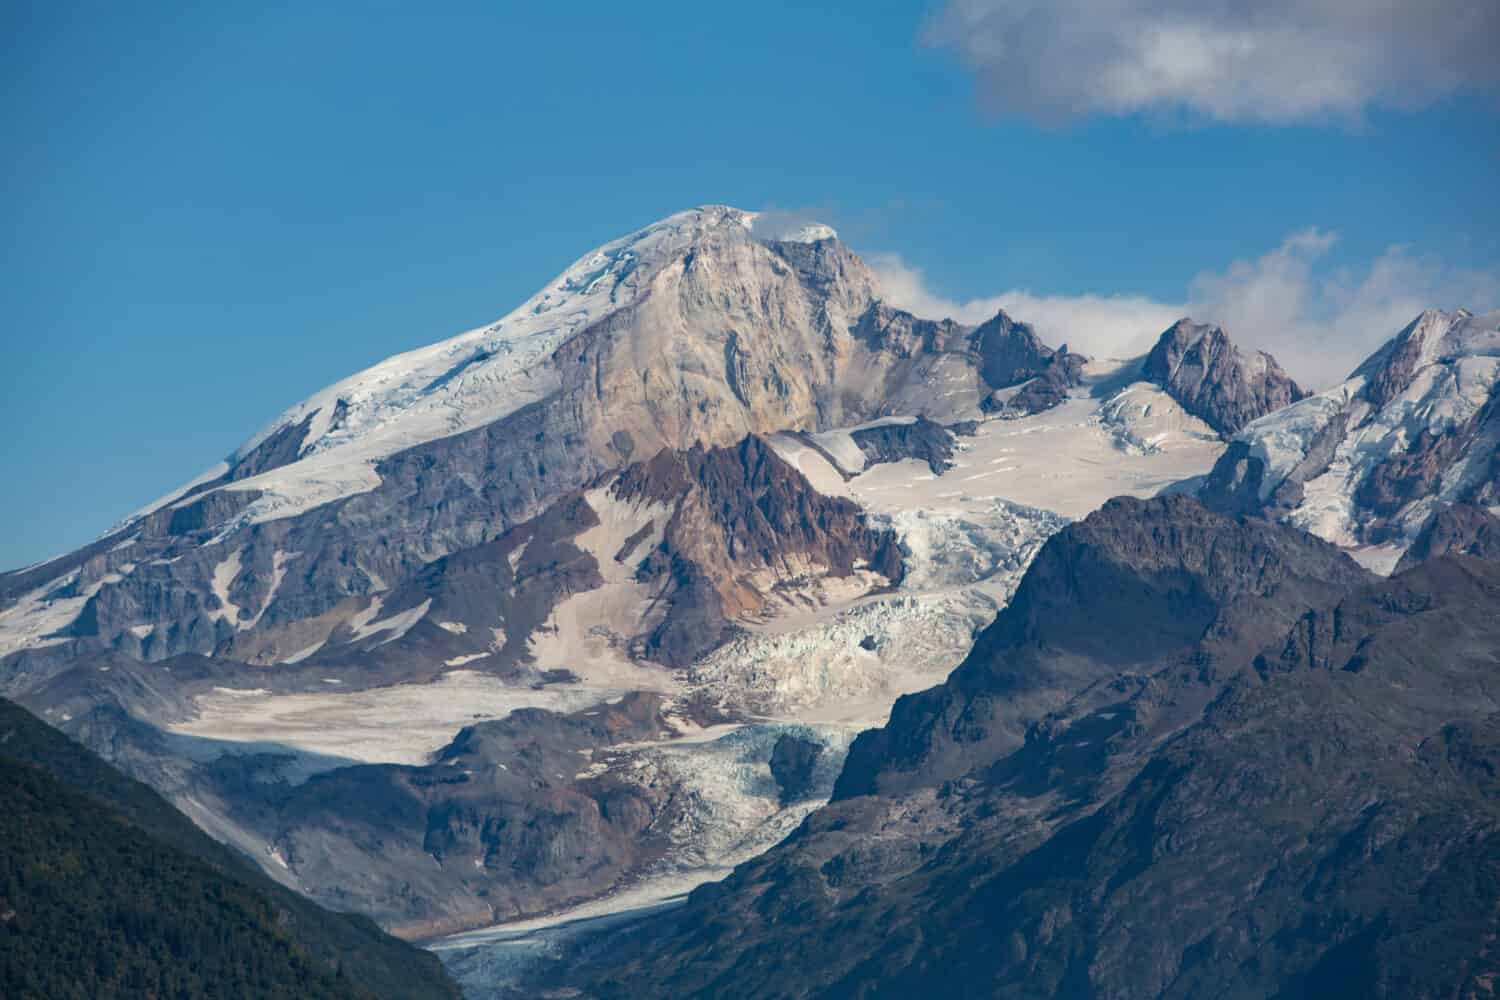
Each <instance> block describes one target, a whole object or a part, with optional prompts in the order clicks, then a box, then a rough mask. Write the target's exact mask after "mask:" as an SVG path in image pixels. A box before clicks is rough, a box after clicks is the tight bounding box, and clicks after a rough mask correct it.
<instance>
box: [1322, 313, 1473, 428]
mask: <svg viewBox="0 0 1500 1000" xmlns="http://www.w3.org/2000/svg"><path fill="white" fill-rule="evenodd" d="M1497 354H1500V313H1491V314H1489V315H1488V316H1475V315H1474V314H1473V313H1471V312H1469V311H1468V310H1467V309H1457V310H1454V311H1452V312H1447V311H1444V310H1442V309H1425V310H1423V311H1422V313H1421V315H1419V316H1418V317H1417V318H1416V319H1414V320H1412V321H1411V322H1410V323H1408V324H1406V326H1404V327H1403V328H1402V329H1401V331H1400V332H1399V333H1397V334H1396V335H1395V336H1394V337H1392V338H1391V339H1390V340H1388V341H1386V342H1385V343H1384V344H1383V345H1381V347H1380V349H1379V350H1378V351H1376V352H1375V353H1374V354H1372V355H1370V357H1369V358H1368V359H1367V360H1366V361H1365V362H1364V364H1362V365H1360V366H1359V367H1358V368H1356V369H1355V370H1354V374H1353V375H1352V376H1350V377H1351V378H1362V379H1363V380H1364V386H1363V388H1362V393H1363V395H1364V397H1365V399H1367V400H1369V401H1370V402H1371V403H1372V404H1373V405H1375V406H1377V407H1379V406H1385V405H1386V404H1387V403H1389V402H1391V400H1393V399H1395V398H1396V397H1398V396H1400V395H1401V394H1402V393H1404V392H1406V391H1407V389H1409V388H1410V387H1411V385H1412V383H1413V382H1414V381H1415V380H1416V377H1417V373H1418V372H1420V371H1421V370H1422V369H1423V368H1425V367H1426V366H1427V365H1430V364H1432V363H1433V362H1436V361H1439V360H1441V359H1443V358H1449V357H1454V356H1460V355H1489V356H1495V355H1497Z"/></svg>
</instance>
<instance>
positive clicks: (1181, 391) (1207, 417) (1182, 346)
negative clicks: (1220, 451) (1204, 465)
mask: <svg viewBox="0 0 1500 1000" xmlns="http://www.w3.org/2000/svg"><path fill="white" fill-rule="evenodd" d="M1141 374H1142V375H1143V376H1144V377H1145V378H1146V379H1147V380H1148V381H1151V382H1155V383H1156V384H1157V385H1159V386H1161V387H1162V388H1163V389H1165V390H1166V391H1167V393H1168V394H1169V395H1170V396H1171V397H1172V398H1173V399H1175V400H1177V402H1178V403H1180V404H1181V405H1182V408H1183V409H1185V410H1187V411H1188V412H1189V413H1191V414H1193V415H1194V416H1195V417H1198V418H1200V419H1201V420H1203V422H1204V423H1206V424H1208V425H1209V426H1210V427H1212V428H1213V429H1214V430H1216V431H1218V432H1219V433H1220V434H1222V435H1223V436H1224V437H1226V438H1227V437H1230V436H1232V435H1234V434H1235V433H1236V432H1238V431H1239V429H1240V428H1242V427H1244V426H1245V425H1246V424H1248V423H1250V422H1251V421H1252V420H1256V419H1258V418H1260V417H1263V416H1265V415H1266V414H1267V413H1271V412H1274V411H1276V410H1279V409H1281V408H1282V407H1283V406H1287V405H1289V404H1291V403H1295V402H1296V401H1297V400H1299V399H1302V398H1304V397H1305V396H1306V395H1307V393H1305V392H1304V391H1303V390H1302V389H1301V388H1299V387H1298V385H1297V383H1296V382H1294V381H1292V379H1291V377H1290V376H1288V375H1287V373H1286V372H1284V371H1282V369H1281V366H1280V365H1278V364H1277V363H1276V359H1275V358H1273V357H1271V355H1269V354H1267V353H1265V352H1264V351H1256V352H1255V353H1254V354H1251V355H1245V354H1242V353H1241V352H1240V351H1239V349H1238V348H1236V347H1235V346H1234V345H1233V344H1232V343H1230V340H1229V337H1228V336H1227V335H1226V334H1225V333H1224V331H1223V330H1222V329H1221V328H1219V327H1217V326H1208V325H1205V324H1202V323H1194V322H1193V321H1192V320H1190V319H1181V320H1178V321H1177V322H1176V323H1174V324H1172V326H1170V327H1168V328H1167V329H1166V330H1165V331H1164V332H1163V333H1162V335H1161V337H1159V338H1158V339H1157V341H1156V346H1154V347H1153V348H1152V349H1151V353H1150V354H1148V355H1147V356H1146V363H1145V366H1144V367H1143V368H1142V369H1141Z"/></svg>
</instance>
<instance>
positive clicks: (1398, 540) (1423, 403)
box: [1203, 309, 1500, 571]
mask: <svg viewBox="0 0 1500 1000" xmlns="http://www.w3.org/2000/svg"><path fill="white" fill-rule="evenodd" d="M1497 386H1500V312H1492V313H1488V314H1485V315H1475V314H1473V313H1471V312H1469V311H1468V310H1465V309H1458V310H1454V311H1451V312H1449V311H1443V310H1438V309H1429V310H1427V311H1425V312H1423V313H1422V314H1421V315H1420V316H1418V317H1417V318H1416V319H1414V320H1412V322H1411V323H1409V324H1408V325H1407V326H1406V327H1405V328H1403V329H1402V330H1401V331H1400V332H1399V333H1398V334H1396V335H1395V336H1394V337H1392V338H1391V339H1390V340H1389V341H1387V342H1386V343H1385V344H1384V345H1383V346H1382V347H1381V348H1380V349H1379V350H1378V351H1376V352H1375V353H1374V354H1372V355H1371V356H1370V358H1369V359H1368V360H1367V361H1365V362H1364V364H1362V365H1360V366H1359V368H1357V369H1356V370H1355V371H1354V373H1353V374H1352V375H1350V377H1349V378H1348V379H1347V380H1346V381H1344V382H1343V383H1341V384H1339V385H1336V386H1333V387H1332V388H1330V389H1327V390H1325V391H1323V392H1320V393H1317V394H1315V395H1313V396H1310V397H1308V398H1307V399H1304V400H1302V401H1301V402H1298V403H1294V404H1293V405H1291V406H1288V407H1286V408H1284V409H1281V410H1277V411H1276V412H1274V413H1270V414H1268V415H1267V416H1264V417H1262V418H1261V419H1259V420H1257V421H1255V422H1254V423H1251V424H1249V425H1248V426H1246V427H1245V428H1244V429H1243V430H1242V431H1241V432H1240V433H1239V434H1238V435H1236V438H1235V440H1234V442H1233V443H1232V444H1231V446H1230V449H1229V451H1228V452H1226V454H1225V455H1224V458H1223V459H1221V460H1220V462H1219V465H1218V467H1216V468H1215V470H1214V473H1213V475H1212V476H1210V478H1209V481H1208V483H1207V485H1206V487H1205V491H1204V494H1203V496H1204V498H1205V499H1206V500H1208V501H1209V502H1210V503H1213V504H1215V505H1217V506H1220V507H1224V508H1228V509H1233V510H1238V511H1266V512H1269V513H1272V514H1274V515H1276V516H1279V517H1283V518H1285V519H1286V520H1288V521H1290V522H1291V523H1293V524H1296V525H1297V526H1299V527H1301V528H1304V529H1306V530H1308V531H1311V532H1313V533H1314V534H1317V535H1320V536H1322V537H1324V538H1326V539H1328V540H1329V541H1332V542H1335V543H1337V544H1340V545H1344V546H1349V547H1353V548H1356V549H1357V550H1358V551H1359V552H1360V553H1362V557H1363V558H1364V559H1365V561H1366V562H1367V563H1368V564H1369V565H1370V566H1372V567H1374V568H1376V569H1380V570H1384V571H1389V570H1390V569H1391V568H1392V567H1393V566H1394V565H1395V564H1396V561H1397V560H1398V559H1399V558H1400V556H1401V554H1402V552H1403V551H1404V550H1405V548H1406V547H1407V546H1408V545H1409V544H1410V543H1411V541H1412V539H1414V538H1415V537H1416V536H1417V534H1418V533H1419V532H1420V531H1421V529H1422V527H1423V525H1424V524H1425V523H1426V522H1427V520H1428V518H1430V517H1431V515H1432V513H1433V512H1434V510H1436V509H1437V508H1438V507H1439V506H1441V505H1443V504H1446V503H1454V502H1467V503H1474V504H1479V505H1482V506H1493V505H1495V504H1497V503H1500V462H1497V461H1496V460H1495V456H1496V452H1497V449H1500V407H1497V399H1500V395H1497V394H1500V389H1497Z"/></svg>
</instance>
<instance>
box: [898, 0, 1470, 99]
mask: <svg viewBox="0 0 1500 1000" xmlns="http://www.w3.org/2000/svg"><path fill="white" fill-rule="evenodd" d="M926 39H927V41H928V42H929V43H931V44H934V45H938V46H942V47H945V48H950V49H952V50H954V51H955V52H956V53H957V54H958V57H959V59H960V60H961V61H962V62H963V63H964V65H965V66H967V67H968V68H969V69H970V70H972V71H973V72H974V74H975V75H976V77H977V80H978V84H979V92H980V97H981V100H982V101H983V103H984V105H985V106H986V107H987V108H988V109H990V110H992V111H994V112H996V113H999V114H1018V115H1025V116H1029V117H1033V118H1037V119H1041V120H1044V121H1062V120H1066V119H1070V118H1076V117H1079V116H1083V115H1091V114H1130V113H1134V112H1138V111H1151V112H1161V111H1165V112H1180V111H1187V112H1189V113H1190V114H1194V115H1197V116H1202V117H1207V118H1210V119H1217V120H1221V121H1264V122H1278V123H1284V122H1295V121H1308V120H1317V119H1323V118H1327V117H1330V116H1332V117H1356V116H1358V115H1359V114H1360V113H1361V112H1362V111H1364V110H1365V109H1367V108H1369V107H1372V106H1381V107H1387V108H1400V109H1411V108H1418V107H1423V106H1425V105H1427V104H1430V103H1432V102H1433V101H1435V100H1438V99H1441V98H1443V97H1446V96H1448V95H1451V94H1455V93H1459V92H1463V91H1470V90H1487V89H1491V88H1494V87H1495V86H1496V85H1497V84H1500V59H1497V57H1496V50H1497V45H1496V42H1497V39H1500V3H1496V2H1495V0H1259V2H1255V3H1246V2H1245V0H949V2H948V3H947V4H946V5H945V6H944V7H943V8H942V9H941V10H940V11H939V12H938V13H937V15H936V16H935V17H933V18H932V20H931V21H930V22H929V24H928V26H927V31H926Z"/></svg>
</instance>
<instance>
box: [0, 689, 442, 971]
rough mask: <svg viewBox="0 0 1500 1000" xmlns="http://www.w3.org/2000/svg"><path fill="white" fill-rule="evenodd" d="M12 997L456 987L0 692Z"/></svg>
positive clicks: (2, 899)
mask: <svg viewBox="0 0 1500 1000" xmlns="http://www.w3.org/2000/svg"><path fill="white" fill-rule="evenodd" d="M0 801H3V802H4V808H3V809H0V992H3V993H4V995H5V996H7V997H15V998H17V1000H21V998H38V1000H40V998H47V1000H51V998H54V997H102V996H171V997H182V998H190V997H223V996H263V997H286V998H292V997H329V998H331V997H365V998H375V997H392V998H395V997H401V998H419V997H434V998H437V997H444V998H453V997H457V995H458V991H457V989H456V988H455V987H454V986H453V984H452V983H451V982H450V981H449V980H448V978H447V976H446V975H445V974H444V973H443V970H442V967H441V966H440V965H439V963H438V962H437V960H436V959H435V958H434V957H433V956H432V955H430V954H427V953H425V952H423V951H421V950H419V949H417V948H414V947H412V946H410V945H407V944H405V943H403V942H401V941H398V940H395V939H394V938H390V937H387V936H386V935H384V934H382V933H381V932H380V930H379V929H378V928H376V927H375V925H374V924H372V923H370V922H369V921H368V920H366V919H364V918H363V917H354V916H346V915H343V914H338V913H332V912H329V911H326V910H322V909H320V908H318V907H317V906H315V905H314V904H312V903H310V902H308V901H307V900H305V899H303V898H301V897H300V896H298V895H296V894H295V893H292V892H290V891H288V890H286V889H284V888H283V887H281V886H279V885H277V884H275V883H273V882H271V881H270V880H269V879H267V878H266V877H265V876H263V875H261V874H260V873H259V872H258V871H257V870H255V868H254V867H253V866H252V865H251V864H249V863H248V862H247V861H246V860H245V859H244V858H241V857H240V856H239V855H237V854H235V853H233V852H232V851H230V850H229V849H227V848H225V847H224V846H223V845H221V844H219V843H218V842H216V841H214V840H212V839H210V838H209V837H208V836H207V835H205V834H204V833H202V832H201V831H200V830H199V829H198V828H197V827H195V826H194V825H193V824H192V822H191V821H190V820H188V819H187V817H185V816H183V815H182V814H181V813H179V812H177V811H176V810H175V809H173V808H172V807H171V806H170V805H168V804H167V803H166V802H165V801H163V800H162V798H161V797H160V796H159V795H157V794H156V793H155V792H153V791H151V790H150V789H149V788H147V787H146V786H144V785H142V784H140V783H138V782H136V781H132V780H131V779H129V778H126V777H125V776H123V775H121V774H119V773H118V772H116V771H114V770H113V769H111V768H110V767H109V766H108V765H106V764H104V763H103V762H102V761H100V760H99V759H98V758H97V757H95V756H93V755H92V754H90V753H89V752H88V751H86V750H84V749H83V748H82V747H80V746H78V745H77V744H75V743H73V742H72V741H71V740H69V739H68V738H67V737H65V736H63V735H62V734H61V733H58V732H57V731H56V730H54V729H52V728H51V727H50V726H47V725H46V724H44V723H42V722H41V721H40V720H38V719H36V718H35V717H34V716H32V715H30V714H29V713H27V712H26V711H24V710H23V709H21V708H20V707H18V706H16V705H14V704H12V703H10V702H7V701H3V700H0Z"/></svg>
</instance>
